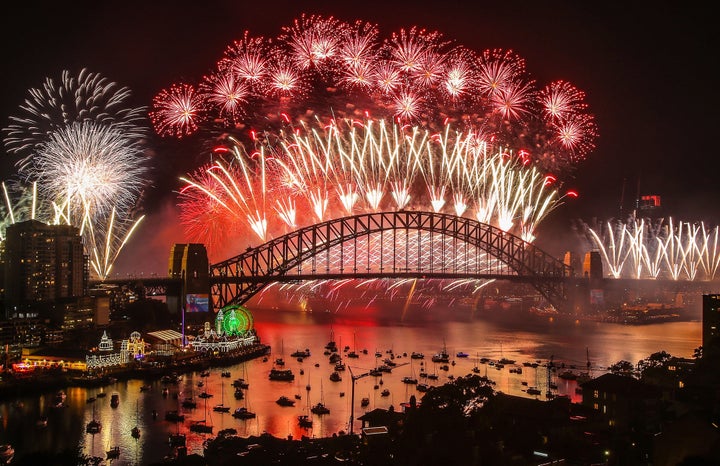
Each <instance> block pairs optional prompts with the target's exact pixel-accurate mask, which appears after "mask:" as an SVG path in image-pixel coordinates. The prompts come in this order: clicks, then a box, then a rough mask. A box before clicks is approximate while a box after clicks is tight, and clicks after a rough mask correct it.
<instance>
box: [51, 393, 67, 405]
mask: <svg viewBox="0 0 720 466" xmlns="http://www.w3.org/2000/svg"><path fill="white" fill-rule="evenodd" d="M66 398H67V395H66V394H65V392H64V391H62V390H58V392H57V393H55V398H54V400H53V404H52V407H53V408H64V407H65V406H67V405H66V404H65V399H66Z"/></svg>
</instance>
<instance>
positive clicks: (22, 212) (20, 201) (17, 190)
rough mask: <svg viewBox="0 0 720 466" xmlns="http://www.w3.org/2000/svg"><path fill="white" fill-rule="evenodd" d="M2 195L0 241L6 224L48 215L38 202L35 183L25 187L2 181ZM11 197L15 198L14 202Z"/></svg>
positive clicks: (3, 235) (38, 218)
mask: <svg viewBox="0 0 720 466" xmlns="http://www.w3.org/2000/svg"><path fill="white" fill-rule="evenodd" d="M2 195H3V200H4V205H2V204H0V242H2V241H4V240H5V230H6V229H7V227H8V226H10V225H13V224H15V223H18V222H24V221H26V220H36V219H37V220H40V219H45V218H47V217H49V215H48V212H46V209H45V208H44V206H43V205H42V203H39V202H38V196H37V183H33V184H32V187H30V188H26V187H23V186H20V185H19V184H18V183H11V184H10V186H8V184H7V183H5V182H4V181H3V182H2ZM13 198H17V201H16V202H14V203H13V201H12V199H13Z"/></svg>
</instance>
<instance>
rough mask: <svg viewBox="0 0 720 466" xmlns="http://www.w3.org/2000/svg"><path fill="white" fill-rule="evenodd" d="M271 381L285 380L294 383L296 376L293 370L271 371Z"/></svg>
mask: <svg viewBox="0 0 720 466" xmlns="http://www.w3.org/2000/svg"><path fill="white" fill-rule="evenodd" d="M269 378H270V380H283V381H293V380H295V374H293V372H292V369H275V368H273V369H270V375H269Z"/></svg>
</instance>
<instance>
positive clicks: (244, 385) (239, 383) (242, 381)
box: [232, 379, 250, 389]
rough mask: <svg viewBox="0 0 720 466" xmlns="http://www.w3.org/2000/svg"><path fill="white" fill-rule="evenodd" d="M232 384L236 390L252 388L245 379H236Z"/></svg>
mask: <svg viewBox="0 0 720 466" xmlns="http://www.w3.org/2000/svg"><path fill="white" fill-rule="evenodd" d="M232 384H233V387H235V388H245V389H247V388H250V384H249V383H247V382H246V381H245V379H235V380H234V381H233V383H232Z"/></svg>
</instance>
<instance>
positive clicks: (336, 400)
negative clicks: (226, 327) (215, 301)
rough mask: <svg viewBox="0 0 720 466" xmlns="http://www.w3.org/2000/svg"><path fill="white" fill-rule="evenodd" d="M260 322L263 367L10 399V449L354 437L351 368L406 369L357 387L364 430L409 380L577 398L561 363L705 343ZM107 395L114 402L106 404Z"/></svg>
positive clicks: (612, 331)
mask: <svg viewBox="0 0 720 466" xmlns="http://www.w3.org/2000/svg"><path fill="white" fill-rule="evenodd" d="M255 325H256V328H257V330H258V333H259V335H260V336H261V338H262V339H263V341H264V342H265V343H268V344H270V345H272V348H273V354H272V355H271V357H269V358H268V360H267V361H266V362H263V361H262V360H261V359H256V360H252V361H248V362H246V363H243V364H238V365H235V366H232V367H229V368H216V369H213V370H212V371H211V372H210V375H209V376H208V377H202V376H201V374H200V373H187V374H183V377H182V379H181V381H180V382H179V383H178V384H177V385H173V384H171V385H164V384H163V383H162V382H161V381H160V380H153V381H143V380H128V381H120V382H117V383H115V384H112V385H110V386H107V387H103V388H89V389H86V388H79V387H69V388H67V389H66V393H67V399H66V404H67V407H65V408H53V407H52V405H53V398H54V396H55V392H52V393H45V394H42V395H40V396H28V397H21V398H19V399H17V400H3V402H2V403H1V404H0V415H2V417H1V419H0V420H1V426H2V429H1V430H0V443H11V444H12V445H13V446H14V447H15V449H16V452H17V453H16V457H17V458H20V457H21V456H22V455H24V454H27V453H28V452H36V451H60V450H63V449H65V448H67V447H68V446H74V445H77V446H79V447H80V448H81V449H82V451H83V452H84V453H85V454H88V455H92V456H101V457H103V458H104V457H105V455H106V451H107V450H108V449H110V448H111V447H114V446H118V447H120V452H121V454H120V458H119V459H118V460H116V461H114V462H113V464H116V465H121V464H147V463H150V462H157V461H161V460H162V459H163V457H164V456H165V455H167V454H169V453H170V447H169V445H168V437H169V435H170V434H172V433H183V434H185V435H186V438H187V447H188V453H202V446H203V442H204V441H205V440H206V439H207V438H209V437H212V436H214V435H217V433H218V432H219V431H220V430H222V429H228V428H233V429H236V430H237V432H238V434H239V435H243V436H247V435H258V434H261V433H263V432H269V433H271V434H273V435H276V436H279V437H286V436H288V435H292V436H293V437H294V438H300V437H301V436H303V435H306V436H310V437H322V436H328V435H332V434H333V433H337V432H340V431H348V430H349V420H350V413H351V410H352V409H351V400H352V391H353V384H352V378H351V376H350V370H352V372H353V373H354V374H356V375H360V374H364V373H367V372H369V371H370V370H371V369H373V368H375V367H377V366H378V365H380V364H382V361H383V360H384V359H386V358H388V359H390V360H391V361H393V362H394V363H396V364H397V366H396V367H395V369H393V370H392V372H391V373H383V374H382V376H378V377H374V376H364V377H362V378H360V379H358V380H357V381H356V382H355V386H354V390H355V397H354V413H353V414H354V418H355V420H356V421H355V424H354V430H355V431H356V432H357V430H358V429H359V426H360V422H359V421H357V418H358V417H359V416H361V415H362V414H363V413H365V412H367V411H370V410H373V409H375V408H388V407H390V406H394V407H395V408H396V409H400V403H403V402H407V401H408V400H409V399H410V396H412V395H415V396H416V397H417V398H418V400H419V399H420V398H421V397H422V393H420V392H418V390H417V385H414V384H406V383H403V382H402V378H403V377H406V376H407V377H415V378H419V377H418V374H419V373H420V372H421V371H422V372H424V373H426V374H430V375H434V374H437V380H432V379H429V378H419V382H422V383H426V384H428V385H431V386H432V385H438V384H444V383H446V382H447V381H448V380H451V379H452V378H454V377H460V376H463V375H467V374H469V373H471V372H472V370H473V368H474V367H476V366H477V368H478V373H479V375H487V377H489V378H490V379H492V380H494V381H495V382H496V386H495V388H496V390H499V391H502V392H504V393H508V394H513V395H520V396H527V397H532V395H528V394H527V392H526V390H527V389H528V387H531V386H535V387H538V389H539V390H540V391H541V395H539V396H537V397H538V398H539V399H544V397H545V393H546V391H547V388H548V384H556V385H557V390H554V392H555V393H558V394H561V395H562V394H566V395H568V396H570V397H571V398H573V400H576V401H577V400H579V396H580V395H578V394H577V393H576V391H575V388H576V387H577V382H576V381H574V380H565V379H560V378H558V377H557V373H552V372H550V371H549V370H548V368H547V367H544V366H543V364H544V363H546V362H547V361H548V360H549V359H550V358H553V361H554V362H555V363H556V364H557V365H558V366H560V365H562V364H565V366H566V367H567V368H570V367H571V366H574V367H576V368H577V369H578V370H580V369H584V368H585V365H586V361H587V356H588V354H589V356H590V360H591V362H592V368H593V370H594V371H595V375H600V374H601V373H602V370H603V369H604V368H606V367H607V366H608V365H610V364H612V363H614V362H617V361H619V360H623V359H624V360H627V361H631V362H633V363H635V362H637V361H638V360H640V359H642V358H645V357H647V356H648V355H649V354H651V353H653V352H656V351H660V350H665V351H667V352H669V353H670V354H672V355H675V356H685V357H690V356H692V353H693V350H694V349H695V348H697V347H698V346H699V345H700V339H701V334H700V332H701V329H700V323H698V322H675V323H666V324H658V325H648V326H636V327H633V326H622V325H614V324H599V323H582V324H571V325H553V324H546V325H539V324H537V323H535V324H532V325H530V324H528V325H524V326H518V325H510V324H507V323H493V322H487V321H482V320H472V319H470V320H469V319H464V320H463V321H454V320H452V319H447V318H445V317H443V318H438V319H435V320H429V319H428V318H427V316H423V318H422V319H419V320H415V321H413V320H412V319H408V320H405V321H403V322H397V321H392V320H383V319H380V318H377V316H375V317H373V316H367V315H363V316H362V317H360V318H353V317H350V316H337V315H333V314H328V313H300V312H294V313H283V312H273V311H255ZM331 335H332V336H331ZM330 338H334V340H335V341H336V342H337V343H338V346H340V352H341V354H342V355H343V363H345V364H346V365H347V366H349V368H350V370H345V371H344V372H343V371H341V372H340V374H341V377H342V380H341V381H338V382H333V381H331V380H330V378H329V376H330V374H331V372H332V371H333V369H334V365H332V364H330V363H329V362H328V357H327V356H326V355H324V354H323V351H324V346H325V344H326V343H327V342H328V341H329V340H330ZM443 345H445V346H446V347H447V351H448V353H450V355H451V361H454V363H455V364H452V363H449V364H448V365H447V370H443V369H442V368H441V366H442V365H441V364H436V363H433V362H431V360H430V358H431V356H432V355H433V354H434V353H436V352H438V351H440V350H441V349H442V348H443ZM344 346H348V347H349V348H348V350H349V351H355V352H356V353H358V357H357V358H349V357H348V353H346V352H343V351H342V350H343V347H344ZM306 348H307V349H309V350H310V353H311V355H310V357H307V358H301V359H296V358H293V357H291V356H290V354H291V353H292V352H294V351H296V350H304V349H306ZM349 351H348V352H349ZM412 352H419V353H423V354H424V355H425V358H424V359H422V360H413V359H411V358H410V355H411V353H412ZM458 352H464V353H467V354H468V357H464V358H457V357H456V354H457V353H458ZM283 353H284V354H283ZM376 353H377V354H379V357H378V356H376ZM392 356H394V358H392ZM277 357H282V358H283V359H284V360H285V361H286V365H285V368H289V369H292V371H293V373H294V374H295V379H294V380H293V381H289V382H278V381H270V380H269V379H268V374H269V372H270V369H271V368H272V366H273V361H274V360H275V358H277ZM502 357H505V358H508V359H513V360H515V361H516V364H515V365H506V366H505V367H504V368H502V369H498V366H497V365H490V364H482V363H480V358H488V359H489V360H492V361H497V360H498V359H500V358H502ZM536 360H539V361H540V362H541V364H540V365H538V366H537V367H536V368H533V367H527V366H523V365H522V363H523V362H534V361H536ZM517 367H520V368H522V371H521V372H522V373H515V372H512V373H511V372H510V370H509V369H511V368H517ZM225 370H229V371H230V377H223V376H222V371H225ZM301 371H302V375H301ZM548 374H549V375H550V377H549V378H548ZM240 377H242V378H244V379H245V380H246V381H247V382H248V383H249V388H248V389H247V390H244V391H243V392H244V397H243V399H242V400H237V399H235V397H234V396H233V393H234V391H235V389H234V387H233V386H232V382H233V380H235V379H236V378H240ZM200 382H202V383H203V386H202V387H200V386H199V383H200ZM164 388H167V389H168V391H167V395H166V396H164V395H163V389H164ZM307 388H309V390H308V389H307ZM384 389H387V390H388V391H389V395H388V396H382V395H381V392H382V390H384ZM202 392H206V393H208V394H209V395H211V397H210V398H207V403H206V402H205V400H203V399H202V398H199V395H200V394H201V393H202ZM102 393H104V394H105V396H104V397H99V398H98V397H97V396H98V395H100V394H102ZM113 393H117V394H118V397H119V405H118V407H117V408H113V407H111V405H110V398H111V395H112V394H113ZM282 395H284V396H287V397H289V398H291V399H294V400H295V401H296V402H295V406H293V407H283V406H279V405H278V404H277V403H276V400H277V399H278V398H279V397H280V396H282ZM189 396H192V397H193V398H194V399H195V400H196V401H197V407H196V408H194V409H192V408H184V407H182V400H183V398H185V397H189ZM90 397H96V400H95V401H94V402H88V398H90ZM221 398H222V402H223V403H224V404H225V405H228V406H230V408H231V409H230V412H228V413H220V412H216V411H213V410H212V407H213V406H214V405H216V404H219V403H220V402H221ZM362 398H368V399H369V403H368V405H367V406H361V400H362ZM319 401H323V402H324V403H325V404H326V405H327V406H328V407H329V408H330V414H328V415H324V416H317V415H311V418H312V420H313V424H312V427H311V428H307V429H306V428H302V427H300V426H299V424H298V419H297V417H298V415H301V414H308V413H309V408H310V406H312V405H314V404H315V403H317V402H319ZM206 405H207V412H206V411H205V406H206ZM241 406H245V407H247V408H248V409H250V410H251V411H254V412H255V413H256V414H257V416H256V418H254V419H248V420H241V419H236V418H234V417H233V416H232V412H233V411H234V410H235V409H236V408H238V407H241ZM171 410H178V411H180V412H181V413H182V414H184V415H185V421H184V422H181V423H173V422H169V421H166V420H165V418H164V414H165V412H166V411H171ZM153 411H155V412H157V414H158V415H157V417H154V416H153ZM93 412H94V415H95V417H96V418H98V419H99V420H100V422H101V423H102V430H101V431H100V433H98V434H95V435H91V434H87V433H86V432H85V426H86V424H87V423H88V422H89V421H90V420H92V419H93ZM42 416H47V419H48V422H47V426H46V427H41V426H39V425H38V424H37V421H38V420H39V419H40V417H42ZM203 419H205V420H206V423H207V424H208V425H211V426H212V429H213V432H212V434H204V433H198V432H193V431H191V430H190V428H189V426H190V425H191V424H192V422H193V421H198V420H203ZM135 425H138V426H139V428H140V432H141V435H140V436H139V438H137V439H136V438H134V437H133V436H132V435H131V432H132V428H133V427H134V426H135Z"/></svg>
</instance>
